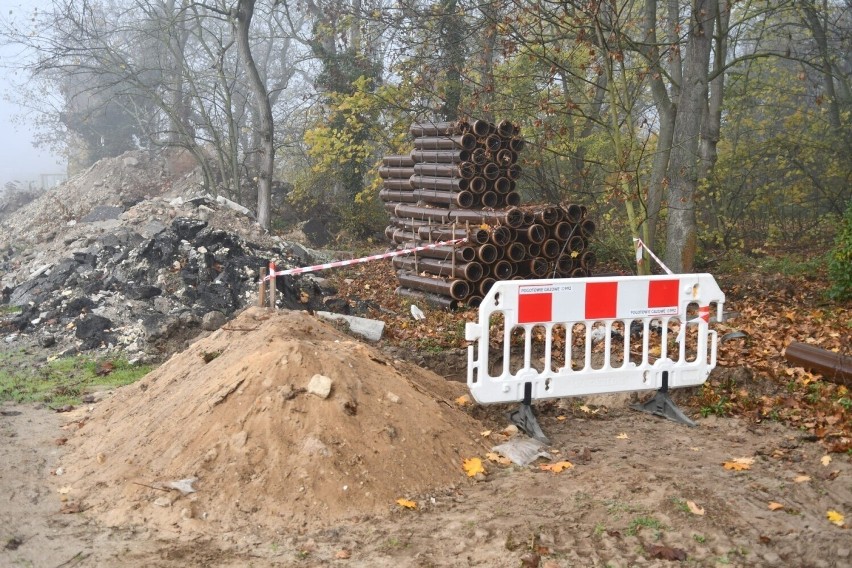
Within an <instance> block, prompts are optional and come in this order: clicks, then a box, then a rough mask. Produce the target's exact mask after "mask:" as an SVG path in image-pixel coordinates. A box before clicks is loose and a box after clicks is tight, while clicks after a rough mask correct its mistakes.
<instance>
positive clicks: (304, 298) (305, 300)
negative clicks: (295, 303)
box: [299, 292, 311, 304]
mask: <svg viewBox="0 0 852 568" xmlns="http://www.w3.org/2000/svg"><path fill="white" fill-rule="evenodd" d="M310 300H311V297H310V296H309V295H308V293H307V292H299V301H300V302H302V303H303V304H307V303H308V302H309V301H310Z"/></svg>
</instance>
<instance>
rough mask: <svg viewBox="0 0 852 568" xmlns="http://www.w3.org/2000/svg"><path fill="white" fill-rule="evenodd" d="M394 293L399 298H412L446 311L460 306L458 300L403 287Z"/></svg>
mask: <svg viewBox="0 0 852 568" xmlns="http://www.w3.org/2000/svg"><path fill="white" fill-rule="evenodd" d="M394 293H395V294H396V295H397V296H403V297H405V298H411V299H412V300H419V301H422V302H425V303H427V304H430V305H432V306H437V307H439V308H444V309H446V310H455V309H456V308H458V305H459V304H458V301H457V300H454V299H452V298H448V297H447V296H442V295H440V294H431V293H429V292H423V291H422V290H412V289H411V288H405V287H403V286H400V287H398V288H397V289H396V291H395V292H394Z"/></svg>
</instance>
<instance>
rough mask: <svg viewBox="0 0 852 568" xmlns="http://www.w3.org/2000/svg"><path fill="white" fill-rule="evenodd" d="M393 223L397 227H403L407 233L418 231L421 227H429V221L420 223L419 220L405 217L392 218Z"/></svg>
mask: <svg viewBox="0 0 852 568" xmlns="http://www.w3.org/2000/svg"><path fill="white" fill-rule="evenodd" d="M390 220H391V223H393V224H394V225H396V226H397V227H402V228H403V229H405V230H407V231H417V230H418V229H419V228H420V227H423V226H425V225H428V224H429V222H428V221H420V220H419V219H406V218H404V217H391V218H390Z"/></svg>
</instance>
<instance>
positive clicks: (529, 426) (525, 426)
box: [506, 383, 550, 444]
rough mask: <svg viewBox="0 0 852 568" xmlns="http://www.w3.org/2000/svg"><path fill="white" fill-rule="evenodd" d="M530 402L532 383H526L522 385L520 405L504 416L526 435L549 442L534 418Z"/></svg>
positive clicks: (545, 442)
mask: <svg viewBox="0 0 852 568" xmlns="http://www.w3.org/2000/svg"><path fill="white" fill-rule="evenodd" d="M531 402H532V384H531V383H526V384H525V385H524V400H523V402H521V406H520V407H518V409H517V410H513V411H512V412H509V413H508V414H507V415H506V417H507V418H508V419H509V421H510V422H511V423H512V424H514V425H515V426H517V427H518V428H519V429H520V430H521V431H522V432H523V433H524V434H526V435H527V436H530V437H531V438H535V439H536V440H538V441H539V442H542V443H544V444H549V443H550V440H548V439H547V436H545V435H544V431H543V430H542V429H541V426H539V424H538V420H536V417H535V414H534V413H533V410H532V405H531V404H530V403H531Z"/></svg>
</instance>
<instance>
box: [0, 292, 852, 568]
mask: <svg viewBox="0 0 852 568" xmlns="http://www.w3.org/2000/svg"><path fill="white" fill-rule="evenodd" d="M737 372H738V371H737V370H736V369H723V370H721V373H722V374H721V375H718V374H717V375H716V377H715V379H714V380H716V381H722V382H731V381H733V382H736V381H737V380H739V379H738V378H737ZM315 375H322V376H325V377H328V378H329V379H331V388H330V390H329V391H328V392H326V391H324V390H323V389H322V388H321V386H320V388H319V390H318V391H317V389H316V385H311V382H312V380H313V379H314V376H315ZM727 375H730V376H727ZM316 392H318V394H316ZM465 392H466V387H465V385H463V384H461V383H458V382H452V381H446V380H444V379H443V378H442V377H439V376H438V375H435V374H434V373H431V372H429V371H426V370H423V369H421V368H419V367H416V366H414V365H411V364H409V363H406V362H405V361H402V360H400V359H396V358H394V357H393V356H389V355H387V353H386V352H384V351H381V350H379V349H376V348H375V347H374V346H371V345H366V344H364V343H363V342H360V341H358V340H356V339H354V338H352V337H350V336H348V335H346V334H345V333H343V332H341V331H339V330H337V329H335V328H334V327H332V326H329V325H327V324H324V323H320V322H319V321H318V320H316V319H315V318H314V317H313V316H311V315H310V314H308V313H307V312H280V313H272V312H269V311H264V310H260V309H255V308H252V309H249V310H247V311H246V312H244V313H243V314H241V315H240V316H239V317H238V318H236V319H235V320H233V321H232V322H229V324H227V325H226V326H224V327H223V328H222V329H220V330H219V331H217V332H214V333H212V334H210V335H208V336H207V337H204V338H202V339H200V340H198V341H197V342H195V343H194V344H192V345H191V346H190V347H189V349H187V350H186V351H184V352H182V353H178V354H176V355H175V356H173V357H172V358H171V359H170V360H169V361H167V362H166V363H164V364H163V365H162V366H160V367H159V368H158V369H157V370H156V371H154V372H152V373H151V374H150V375H148V376H147V377H145V378H143V379H142V380H140V381H139V382H137V383H135V384H133V385H129V386H127V387H123V388H120V389H117V390H116V391H115V392H112V393H108V394H107V395H106V396H105V397H104V398H103V399H102V400H101V401H100V402H98V403H95V404H92V405H84V406H82V407H80V408H77V409H75V410H74V411H72V412H69V413H56V412H54V411H53V410H51V409H48V408H43V407H41V408H40V407H38V406H33V405H15V404H10V403H4V404H2V407H0V440H2V443H0V488H2V500H0V526H2V529H0V530H2V535H0V536H2V541H0V565H3V566H56V567H59V566H62V567H66V566H140V567H141V566H174V567H177V566H364V567H367V566H370V567H390V566H447V567H449V566H506V567H516V566H541V567H551V568H552V567H557V566H559V567H567V566H669V565H674V563H677V564H680V565H684V566H814V567H817V566H819V567H822V566H827V567H828V566H847V565H848V564H849V563H850V561H852V539H850V536H849V531H848V528H847V527H848V524H847V522H846V520H845V516H848V514H849V511H850V510H852V484H850V483H849V480H850V476H852V464H850V456H849V453H848V452H843V453H837V452H830V451H829V450H828V449H827V447H826V444H825V440H824V439H820V438H819V437H817V436H814V435H812V434H810V433H809V432H808V431H807V430H806V429H804V428H794V427H791V426H790V425H789V424H784V423H782V422H781V421H778V420H769V419H766V420H761V419H750V418H748V417H746V416H740V417H719V416H716V415H714V414H712V413H711V414H708V415H707V416H706V417H702V416H701V413H695V412H690V414H691V415H692V416H693V417H694V418H695V419H696V420H697V422H698V427H696V428H689V427H686V426H684V425H680V424H676V423H673V422H670V421H666V420H662V419H659V418H656V417H654V416H650V415H646V414H642V413H639V412H636V411H633V410H630V409H629V407H628V403H629V402H630V401H631V400H634V399H635V398H636V397H635V396H631V395H609V396H596V397H587V398H585V399H568V400H559V401H550V402H545V403H542V404H537V405H536V411H537V413H538V415H539V419H540V422H541V425H542V427H543V428H544V430H545V431H546V432H547V434H548V435H549V436H550V438H551V444H550V446H548V454H549V458H544V457H540V458H538V459H537V460H536V461H535V462H533V463H532V464H530V465H528V466H525V467H521V466H518V465H513V464H506V463H501V462H504V461H505V460H502V459H500V458H499V456H497V455H494V453H492V447H493V446H495V445H497V444H500V443H504V442H506V441H507V440H509V439H511V438H512V437H514V436H516V434H514V433H513V432H512V428H511V427H509V428H508V429H507V427H508V425H509V423H508V421H507V420H506V417H505V413H506V411H508V410H511V409H512V407H506V406H489V407H477V406H475V405H472V404H466V403H465V402H464V399H463V398H462V399H460V398H459V397H462V396H463V395H464V394H465ZM324 396H325V397H324ZM687 396H689V393H684V396H682V397H681V398H680V400H682V401H684V402H685V403H687V404H688V400H689V399H688V398H687ZM470 458H479V459H481V461H482V464H483V467H484V470H485V471H484V472H482V473H478V474H476V475H474V476H468V475H467V473H466V471H465V469H464V467H463V464H464V462H465V460H469V459H470ZM563 462H567V464H566V463H563ZM568 464H570V465H568ZM554 465H555V466H556V467H554ZM542 466H548V467H549V469H543V468H542ZM187 479H189V480H192V481H189V482H187V481H186V480H187ZM181 481H183V482H184V483H189V485H188V487H189V489H187V485H184V486H183V487H184V490H186V493H185V494H184V491H179V490H177V489H174V488H173V487H172V486H170V484H173V485H174V486H175V487H179V486H180V483H175V482H181ZM189 491H194V492H191V493H190V492H189Z"/></svg>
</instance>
